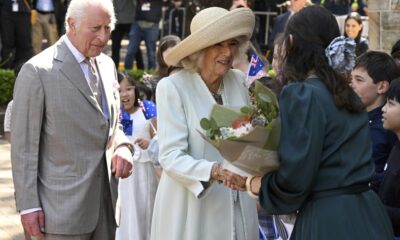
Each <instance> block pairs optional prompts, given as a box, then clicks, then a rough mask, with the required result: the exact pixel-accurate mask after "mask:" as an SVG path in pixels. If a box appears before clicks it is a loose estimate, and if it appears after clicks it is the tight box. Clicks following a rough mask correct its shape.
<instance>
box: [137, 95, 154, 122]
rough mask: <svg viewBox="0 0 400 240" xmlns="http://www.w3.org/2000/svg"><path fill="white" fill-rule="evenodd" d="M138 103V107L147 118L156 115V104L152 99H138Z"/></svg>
mask: <svg viewBox="0 0 400 240" xmlns="http://www.w3.org/2000/svg"><path fill="white" fill-rule="evenodd" d="M139 105H140V108H141V109H142V112H143V114H144V117H145V118H146V119H147V120H149V119H152V118H154V117H157V108H156V104H154V103H153V102H152V101H150V100H143V101H139Z"/></svg>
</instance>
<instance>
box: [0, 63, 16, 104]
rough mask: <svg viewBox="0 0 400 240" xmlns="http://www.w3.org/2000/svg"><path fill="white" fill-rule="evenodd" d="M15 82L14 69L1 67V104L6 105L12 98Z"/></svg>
mask: <svg viewBox="0 0 400 240" xmlns="http://www.w3.org/2000/svg"><path fill="white" fill-rule="evenodd" d="M14 83H15V73H14V71H13V70H9V69H0V105H6V104H7V103H8V102H9V101H10V100H11V99H12V95H13V89H14Z"/></svg>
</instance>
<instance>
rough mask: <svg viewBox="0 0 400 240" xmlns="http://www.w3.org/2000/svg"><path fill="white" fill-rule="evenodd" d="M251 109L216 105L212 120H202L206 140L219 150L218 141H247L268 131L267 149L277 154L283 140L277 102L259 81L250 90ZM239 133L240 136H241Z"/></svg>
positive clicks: (201, 124) (265, 147) (272, 94)
mask: <svg viewBox="0 0 400 240" xmlns="http://www.w3.org/2000/svg"><path fill="white" fill-rule="evenodd" d="M250 96H251V105H249V106H243V107H241V108H240V110H239V111H238V110H235V109H232V108H228V107H226V106H221V105H218V104H216V105H214V107H213V109H212V111H211V115H210V118H209V119H207V118H203V119H201V121H200V126H201V128H202V129H204V130H205V131H206V133H205V136H206V137H207V138H208V139H210V140H213V141H214V145H215V146H216V147H218V145H219V143H218V142H219V140H237V141H241V140H244V139H245V135H246V134H247V133H249V132H251V131H267V133H268V136H267V138H268V140H267V141H265V145H264V147H263V148H264V149H270V150H276V149H277V146H278V142H279V136H280V122H279V117H278V116H279V108H278V100H277V98H276V96H275V94H274V93H273V92H272V90H271V89H269V88H268V87H266V86H265V85H263V84H262V83H260V82H259V81H256V82H255V84H254V87H253V88H252V89H250ZM238 132H239V133H238Z"/></svg>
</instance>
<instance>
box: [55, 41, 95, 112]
mask: <svg viewBox="0 0 400 240" xmlns="http://www.w3.org/2000/svg"><path fill="white" fill-rule="evenodd" d="M54 58H55V59H56V60H58V61H61V62H63V64H61V68H60V71H61V72H62V73H63V74H64V75H65V77H66V78H67V79H68V80H69V81H70V82H71V83H72V84H73V85H74V86H75V87H76V88H77V89H78V90H79V91H80V92H81V93H82V95H83V96H84V97H85V98H86V99H87V100H88V101H89V103H90V104H92V105H93V107H94V108H96V109H98V110H99V111H100V113H101V112H102V111H101V108H100V106H99V104H98V103H97V101H96V98H95V96H94V95H93V93H92V91H91V90H90V87H89V85H88V84H87V81H86V78H85V76H84V74H83V72H82V69H81V67H80V65H79V63H78V62H77V61H76V59H75V57H74V55H72V53H71V52H70V50H69V49H68V47H67V45H66V44H65V43H64V42H63V41H62V40H60V41H59V43H58V44H57V50H56V53H55V56H54Z"/></svg>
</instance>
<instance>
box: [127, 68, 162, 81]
mask: <svg viewBox="0 0 400 240" xmlns="http://www.w3.org/2000/svg"><path fill="white" fill-rule="evenodd" d="M145 72H146V73H147V74H150V75H152V74H153V73H154V72H155V70H154V69H149V70H143V69H137V70H126V71H125V73H126V74H128V75H129V76H131V77H133V79H135V80H136V81H139V82H141V81H142V76H143V74H144V73H145Z"/></svg>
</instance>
